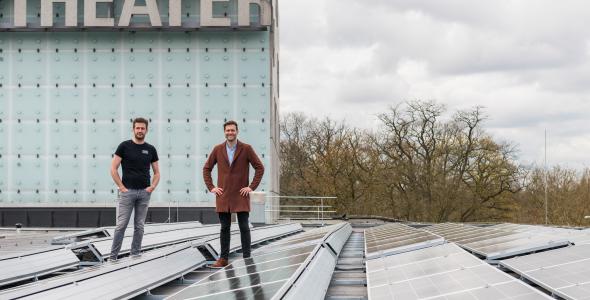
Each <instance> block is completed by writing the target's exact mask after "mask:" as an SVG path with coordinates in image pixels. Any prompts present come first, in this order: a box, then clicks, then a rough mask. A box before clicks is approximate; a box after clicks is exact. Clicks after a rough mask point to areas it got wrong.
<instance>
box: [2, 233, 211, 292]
mask: <svg viewBox="0 0 590 300" xmlns="http://www.w3.org/2000/svg"><path fill="white" fill-rule="evenodd" d="M205 263H206V260H205V257H203V255H202V254H201V253H200V252H199V251H198V250H197V249H196V248H194V247H193V246H192V245H191V244H190V243H184V244H177V245H172V246H169V247H165V248H161V249H157V250H153V251H149V252H146V253H144V254H143V255H142V256H141V257H138V258H125V259H120V260H118V261H116V262H109V263H105V264H100V265H96V266H93V267H89V268H85V269H81V270H79V271H75V272H72V273H68V274H65V275H63V276H57V277H53V278H48V279H45V280H40V281H37V282H34V283H31V284H27V285H22V286H18V287H16V288H13V289H8V290H4V291H0V298H2V299H13V298H19V297H26V296H31V295H32V297H33V298H38V299H115V298H129V297H133V296H135V295H138V294H141V293H143V292H145V291H146V290H149V289H151V288H154V287H156V286H159V285H161V284H163V283H166V282H168V281H170V280H173V279H175V278H178V277H179V276H181V275H183V274H185V273H187V272H189V271H191V270H193V269H195V268H197V267H198V266H201V265H203V264H205Z"/></svg>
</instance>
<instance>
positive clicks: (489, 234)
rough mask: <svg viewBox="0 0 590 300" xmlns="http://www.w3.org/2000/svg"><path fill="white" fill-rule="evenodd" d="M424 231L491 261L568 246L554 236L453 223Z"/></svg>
mask: <svg viewBox="0 0 590 300" xmlns="http://www.w3.org/2000/svg"><path fill="white" fill-rule="evenodd" d="M424 230H427V231H429V232H432V233H434V234H437V235H440V236H442V237H444V238H445V239H446V240H448V241H451V242H454V243H457V244H458V245H459V246H461V247H463V248H464V249H466V250H468V251H470V252H473V253H476V254H478V255H480V256H482V257H484V258H486V259H490V260H496V259H502V258H507V257H511V256H515V255H519V254H523V253H531V252H535V251H539V250H546V249H551V248H557V247H562V246H565V245H568V244H570V242H569V240H568V239H567V238H564V237H561V236H559V235H555V234H546V233H528V232H514V231H509V230H504V229H495V228H489V227H476V226H472V225H465V224H455V223H443V224H436V225H432V226H428V227H425V228H424Z"/></svg>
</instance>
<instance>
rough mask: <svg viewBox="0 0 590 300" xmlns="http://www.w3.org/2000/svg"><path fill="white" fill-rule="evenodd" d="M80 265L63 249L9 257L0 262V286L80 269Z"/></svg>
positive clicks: (69, 252) (77, 260) (68, 251)
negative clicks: (66, 270) (57, 272)
mask: <svg viewBox="0 0 590 300" xmlns="http://www.w3.org/2000/svg"><path fill="white" fill-rule="evenodd" d="M79 263H80V260H79V259H78V258H77V257H76V255H75V254H74V253H73V252H72V251H71V250H68V249H64V248H63V247H61V248H59V249H55V248H53V247H52V248H49V249H47V250H45V251H36V252H32V253H28V254H26V255H21V256H16V255H11V256H9V257H8V256H7V257H4V258H2V259H1V260H0V286H2V285H6V284H10V283H13V282H18V281H22V280H26V279H31V278H38V277H39V276H42V275H45V274H49V273H53V272H56V271H60V270H65V269H69V268H74V267H78V265H79Z"/></svg>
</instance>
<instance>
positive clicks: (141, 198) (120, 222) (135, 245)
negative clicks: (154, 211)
mask: <svg viewBox="0 0 590 300" xmlns="http://www.w3.org/2000/svg"><path fill="white" fill-rule="evenodd" d="M150 196H151V194H150V193H148V192H147V191H146V190H129V191H127V192H125V193H121V194H120V195H119V204H118V205H119V215H118V216H117V227H116V228H115V235H114V237H113V246H112V247H111V259H116V258H117V256H118V255H119V251H120V250H121V245H122V244H123V237H125V229H127V225H128V224H129V219H130V217H131V212H132V211H133V209H135V218H134V220H133V241H132V242H131V255H137V254H139V253H140V251H141V240H142V239H143V225H144V223H145V217H146V216H147V211H148V206H149V203H150Z"/></svg>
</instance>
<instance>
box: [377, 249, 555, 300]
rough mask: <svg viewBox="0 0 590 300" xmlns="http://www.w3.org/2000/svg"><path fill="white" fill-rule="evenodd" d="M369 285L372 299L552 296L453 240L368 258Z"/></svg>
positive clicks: (544, 297)
mask: <svg viewBox="0 0 590 300" xmlns="http://www.w3.org/2000/svg"><path fill="white" fill-rule="evenodd" d="M367 287H368V294H369V299H408V300H412V299H516V297H515V295H517V296H518V297H520V298H518V299H550V298H549V297H547V296H546V295H544V294H542V293H540V292H539V291H537V290H535V289H534V288H532V287H530V286H527V285H525V284H524V283H522V282H520V281H518V280H516V279H514V278H513V277H511V276H509V275H507V274H505V273H503V272H501V271H499V270H497V269H495V268H494V267H492V266H490V265H488V264H487V263H484V262H483V261H481V260H479V259H477V258H476V257H474V256H472V255H470V254H469V253H467V252H465V251H464V250H462V249H460V248H459V247H458V246H456V245H455V244H452V243H449V244H443V245H438V246H433V247H430V248H424V249H419V250H415V251H412V252H406V253H401V254H397V255H392V256H387V257H382V258H376V259H373V260H370V261H368V262H367ZM514 293H516V294H514Z"/></svg>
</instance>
